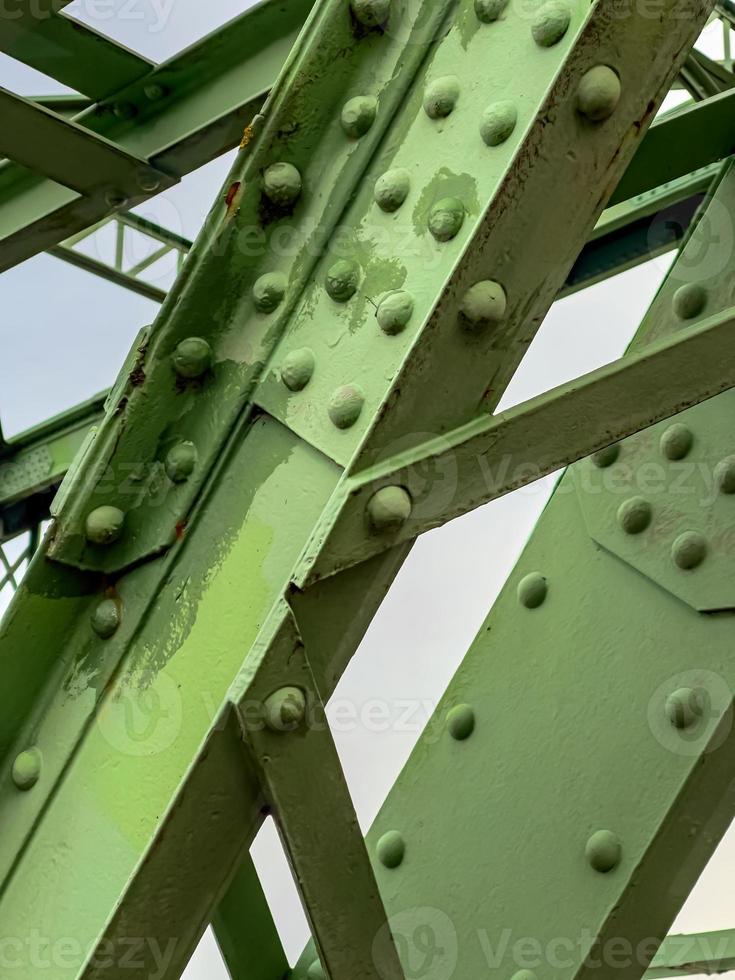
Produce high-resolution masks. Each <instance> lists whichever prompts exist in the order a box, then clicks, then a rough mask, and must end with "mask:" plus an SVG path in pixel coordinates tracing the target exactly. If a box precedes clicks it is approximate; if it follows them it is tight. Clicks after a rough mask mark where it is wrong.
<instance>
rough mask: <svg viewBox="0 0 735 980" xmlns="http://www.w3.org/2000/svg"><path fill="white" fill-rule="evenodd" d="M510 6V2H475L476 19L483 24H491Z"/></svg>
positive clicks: (480, 0)
mask: <svg viewBox="0 0 735 980" xmlns="http://www.w3.org/2000/svg"><path fill="white" fill-rule="evenodd" d="M507 6H508V0H475V17H477V19H478V20H480V21H482V23H483V24H491V23H492V22H493V21H494V20H497V19H498V17H500V15H501V14H502V13H503V11H504V10H505V8H506V7H507Z"/></svg>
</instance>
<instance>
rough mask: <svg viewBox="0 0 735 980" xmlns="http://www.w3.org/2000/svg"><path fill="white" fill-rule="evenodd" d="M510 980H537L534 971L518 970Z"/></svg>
mask: <svg viewBox="0 0 735 980" xmlns="http://www.w3.org/2000/svg"><path fill="white" fill-rule="evenodd" d="M510 980H536V974H535V973H534V972H533V970H516V972H515V973H514V974H513V976H512V977H511V978H510Z"/></svg>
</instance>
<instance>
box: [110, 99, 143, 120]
mask: <svg viewBox="0 0 735 980" xmlns="http://www.w3.org/2000/svg"><path fill="white" fill-rule="evenodd" d="M112 111H113V113H114V114H115V116H117V118H118V119H134V118H135V116H137V115H138V109H137V106H135V105H134V104H133V103H132V102H116V103H115V105H114V106H113V109H112Z"/></svg>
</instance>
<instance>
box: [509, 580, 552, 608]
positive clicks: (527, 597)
mask: <svg viewBox="0 0 735 980" xmlns="http://www.w3.org/2000/svg"><path fill="white" fill-rule="evenodd" d="M548 591H549V587H548V585H547V583H546V579H545V578H544V576H543V575H541V574H540V573H539V572H530V573H529V574H528V575H524V577H523V578H522V579H521V580H520V582H519V583H518V588H517V589H516V595H517V596H518V601H519V602H520V604H521V605H522V606H525V607H526V609H537V608H538V607H539V606H540V605H541V603H542V602H543V601H544V599H545V598H546V594H547V592H548Z"/></svg>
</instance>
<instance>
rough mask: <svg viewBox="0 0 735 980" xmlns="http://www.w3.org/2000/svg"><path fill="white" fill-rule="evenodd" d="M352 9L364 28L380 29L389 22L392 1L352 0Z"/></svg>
mask: <svg viewBox="0 0 735 980" xmlns="http://www.w3.org/2000/svg"><path fill="white" fill-rule="evenodd" d="M350 9H351V10H352V16H353V17H354V18H355V20H356V21H358V23H360V24H362V25H363V27H380V26H381V25H382V24H385V22H386V21H387V20H388V15H389V14H390V0H350Z"/></svg>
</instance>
